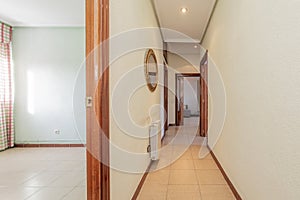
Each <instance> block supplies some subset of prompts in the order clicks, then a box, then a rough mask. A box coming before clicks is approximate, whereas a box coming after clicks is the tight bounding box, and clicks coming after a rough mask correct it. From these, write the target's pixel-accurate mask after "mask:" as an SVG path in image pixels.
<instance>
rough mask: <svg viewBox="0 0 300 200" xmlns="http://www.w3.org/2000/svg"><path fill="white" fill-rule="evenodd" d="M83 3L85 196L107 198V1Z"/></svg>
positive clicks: (108, 195) (107, 199)
mask: <svg viewBox="0 0 300 200" xmlns="http://www.w3.org/2000/svg"><path fill="white" fill-rule="evenodd" d="M85 3H86V95H87V100H88V101H91V102H89V103H91V104H92V105H91V107H87V112H86V115H87V117H86V124H87V125H86V126H87V129H86V130H87V131H86V149H87V151H86V156H87V157H86V159H87V161H86V163H87V199H88V200H109V199H110V168H109V143H108V141H109V131H110V130H109V46H108V43H105V45H100V44H103V42H104V41H106V40H107V39H108V38H109V0H86V2H85ZM99 45H100V46H99ZM95 52H96V53H95ZM96 54H97V55H96ZM95 67H97V69H95ZM96 73H98V74H96ZM95 77H98V78H99V79H95Z"/></svg>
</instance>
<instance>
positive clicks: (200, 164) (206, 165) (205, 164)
mask: <svg viewBox="0 0 300 200" xmlns="http://www.w3.org/2000/svg"><path fill="white" fill-rule="evenodd" d="M194 165H195V169H218V166H217V164H216V163H215V161H214V160H209V159H202V160H201V159H200V160H194Z"/></svg>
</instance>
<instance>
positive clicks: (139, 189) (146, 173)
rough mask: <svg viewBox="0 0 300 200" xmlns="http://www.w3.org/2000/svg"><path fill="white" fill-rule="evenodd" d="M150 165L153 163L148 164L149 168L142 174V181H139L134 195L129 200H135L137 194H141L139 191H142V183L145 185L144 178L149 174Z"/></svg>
mask: <svg viewBox="0 0 300 200" xmlns="http://www.w3.org/2000/svg"><path fill="white" fill-rule="evenodd" d="M152 163H153V161H151V162H150V164H149V166H148V168H147V170H146V172H145V173H144V175H143V177H142V179H141V181H140V183H139V185H138V187H137V188H136V190H135V193H134V195H133V197H132V198H131V200H136V199H137V198H138V196H139V194H140V192H141V190H142V187H143V185H144V183H145V181H146V178H147V176H148V174H149V171H150V167H151V164H152Z"/></svg>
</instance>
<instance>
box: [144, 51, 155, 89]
mask: <svg viewBox="0 0 300 200" xmlns="http://www.w3.org/2000/svg"><path fill="white" fill-rule="evenodd" d="M151 56H152V57H153V59H154V62H155V65H156V66H155V68H156V77H155V84H152V83H151V79H150V75H149V67H148V63H149V60H150V57H151ZM144 67H145V78H146V83H147V86H148V89H149V90H150V91H151V92H154V91H155V90H156V88H157V85H158V65H157V59H156V55H155V53H154V51H153V49H149V50H148V51H146V55H145V63H144Z"/></svg>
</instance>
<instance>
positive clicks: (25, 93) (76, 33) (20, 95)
mask: <svg viewBox="0 0 300 200" xmlns="http://www.w3.org/2000/svg"><path fill="white" fill-rule="evenodd" d="M84 41H85V36H84V28H19V27H18V28H14V31H13V62H14V72H15V129H16V143H82V142H84V141H82V140H85V110H84V96H85V74H84V69H83V70H82V71H81V72H82V73H81V74H80V75H79V80H80V84H77V88H76V89H75V90H74V86H75V79H76V76H77V73H78V70H79V68H80V66H81V64H82V62H83V61H84V57H85V44H84ZM73 91H75V92H74V94H75V98H73V95H74V94H73ZM73 101H74V103H75V105H76V108H77V109H76V110H77V111H78V112H77V113H76V116H77V121H78V123H77V125H78V130H79V132H80V136H79V135H78V133H77V131H76V126H75V123H74V117H73ZM55 129H59V130H60V131H61V134H60V135H56V134H54V130H55ZM80 138H82V140H81V139H80Z"/></svg>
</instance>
